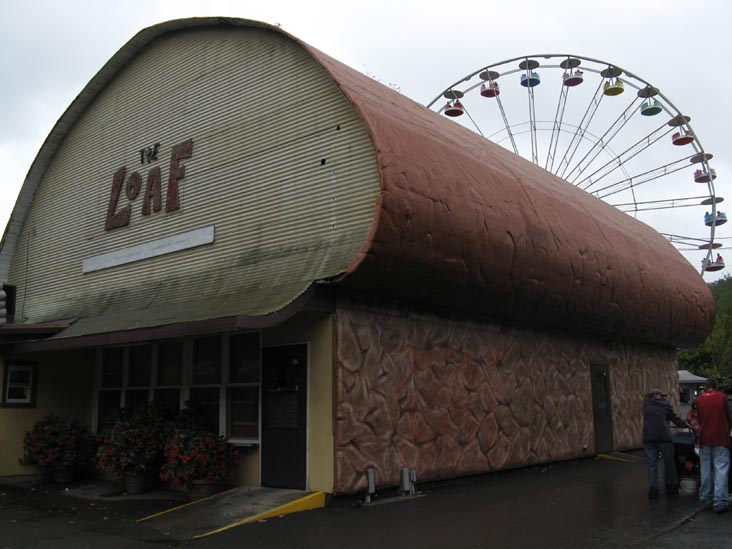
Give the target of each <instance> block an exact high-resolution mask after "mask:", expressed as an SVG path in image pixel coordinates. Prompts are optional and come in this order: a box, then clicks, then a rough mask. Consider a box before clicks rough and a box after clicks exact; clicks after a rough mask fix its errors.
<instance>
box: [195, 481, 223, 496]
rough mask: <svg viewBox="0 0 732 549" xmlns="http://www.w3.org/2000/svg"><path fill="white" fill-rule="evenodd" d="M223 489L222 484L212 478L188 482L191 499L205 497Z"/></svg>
mask: <svg viewBox="0 0 732 549" xmlns="http://www.w3.org/2000/svg"><path fill="white" fill-rule="evenodd" d="M220 491H221V485H219V484H217V483H215V482H214V481H212V480H191V481H190V482H189V483H188V495H189V496H190V498H191V501H195V500H197V499H203V498H207V497H210V496H213V495H214V494H218V493H219V492H220Z"/></svg>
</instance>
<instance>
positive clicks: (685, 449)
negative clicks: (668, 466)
mask: <svg viewBox="0 0 732 549" xmlns="http://www.w3.org/2000/svg"><path fill="white" fill-rule="evenodd" d="M692 429H693V427H692ZM671 442H673V444H674V463H675V464H676V473H677V475H678V477H679V480H681V479H683V478H693V479H696V480H699V477H700V471H699V449H698V448H697V446H696V433H695V432H694V431H693V430H691V431H677V432H675V433H673V434H672V435H671Z"/></svg>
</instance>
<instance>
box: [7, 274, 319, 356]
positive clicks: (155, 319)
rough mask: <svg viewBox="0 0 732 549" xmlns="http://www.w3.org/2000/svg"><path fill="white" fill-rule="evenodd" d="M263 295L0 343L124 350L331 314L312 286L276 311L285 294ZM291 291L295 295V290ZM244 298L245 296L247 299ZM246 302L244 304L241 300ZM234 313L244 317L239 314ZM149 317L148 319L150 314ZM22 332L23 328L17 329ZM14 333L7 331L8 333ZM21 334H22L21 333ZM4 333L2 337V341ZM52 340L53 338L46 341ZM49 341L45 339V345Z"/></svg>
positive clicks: (60, 327)
mask: <svg viewBox="0 0 732 549" xmlns="http://www.w3.org/2000/svg"><path fill="white" fill-rule="evenodd" d="M282 290H283V293H279V294H278V293H274V292H269V293H260V294H257V295H256V296H254V295H252V296H249V297H250V298H251V302H249V303H239V304H238V305H237V302H236V301H235V300H233V299H231V300H230V301H229V302H228V303H226V304H225V303H221V302H217V301H208V302H204V301H197V302H187V303H181V304H178V305H175V304H171V305H169V306H167V307H164V308H160V307H158V308H156V309H155V310H154V311H153V310H150V311H146V310H142V311H131V312H130V311H125V312H120V313H119V314H108V315H103V316H97V317H89V318H81V319H78V320H77V321H75V322H73V323H72V324H68V323H67V324H62V323H47V324H45V325H36V326H39V327H42V326H46V327H48V326H52V327H54V330H53V331H48V330H46V331H32V330H30V329H29V330H27V332H26V333H27V334H28V337H25V338H21V339H18V338H15V339H13V340H11V339H7V340H5V341H3V340H2V339H0V344H2V343H8V344H10V345H9V346H8V347H9V348H8V351H10V353H14V354H25V353H37V352H52V351H58V350H67V349H78V348H83V347H93V346H100V345H122V344H129V343H136V342H142V341H150V340H157V339H168V338H179V337H186V336H194V335H202V334H210V333H222V332H236V331H240V330H256V329H262V328H268V327H271V326H276V325H278V324H280V323H282V322H284V321H285V320H287V319H288V318H291V317H292V316H294V315H295V314H297V313H299V312H300V311H302V310H304V309H306V308H307V309H308V310H314V311H323V312H327V311H330V310H331V309H332V306H331V301H332V298H331V295H330V292H328V291H327V290H326V289H325V288H319V287H317V286H316V285H315V284H311V285H310V286H309V287H307V288H305V289H304V291H301V292H300V293H299V294H295V295H294V296H293V297H292V299H290V301H289V302H285V304H284V305H283V306H281V307H279V308H275V309H274V310H272V309H269V310H268V308H270V307H273V308H274V306H275V304H276V303H277V299H280V300H282V299H283V298H285V296H286V295H287V294H286V293H284V288H283V289H282ZM290 290H292V291H294V290H295V287H294V286H293V287H292V288H290ZM242 297H244V296H242ZM242 301H244V299H242ZM233 311H239V312H237V313H234V312H233ZM148 313H149V314H148ZM15 326H18V325H15ZM8 329H9V327H5V328H4V330H5V331H7V330H8ZM16 331H18V330H16ZM3 333H4V332H0V337H1V336H2V335H3ZM49 334H54V335H52V336H51V337H47V336H48V335H49ZM43 338H46V339H43Z"/></svg>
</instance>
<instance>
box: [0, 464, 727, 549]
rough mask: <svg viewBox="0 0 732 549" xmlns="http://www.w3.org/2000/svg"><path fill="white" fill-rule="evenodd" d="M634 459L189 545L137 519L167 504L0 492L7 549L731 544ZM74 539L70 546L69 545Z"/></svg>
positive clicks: (485, 483) (336, 504) (462, 483)
mask: <svg viewBox="0 0 732 549" xmlns="http://www.w3.org/2000/svg"><path fill="white" fill-rule="evenodd" d="M638 456H639V454H637V453H636V454H630V457H628V456H624V455H622V454H620V455H617V456H615V457H617V458H619V459H611V460H608V459H593V458H589V459H585V460H578V461H569V462H563V463H559V464H554V465H546V466H541V467H532V468H527V469H522V470H515V471H507V472H502V473H497V474H489V475H481V476H477V477H470V478H464V479H459V480H451V481H445V482H440V483H432V484H429V485H419V486H418V489H419V491H420V492H421V493H422V494H423V495H422V497H419V498H412V499H399V498H394V499H390V498H389V497H387V496H388V495H389V494H385V493H380V494H379V495H378V497H377V499H376V501H379V502H381V504H379V505H372V506H368V507H364V506H361V505H358V501H359V498H336V499H335V500H334V501H333V503H332V504H331V505H330V506H329V507H326V508H324V509H320V510H316V511H310V512H304V513H297V514H293V515H287V516H284V517H282V518H269V519H265V520H262V521H259V522H255V523H253V524H247V525H243V526H240V527H237V528H233V529H230V530H227V531H223V532H221V533H218V534H215V535H213V536H210V537H206V538H203V539H199V540H193V541H186V540H185V539H183V538H181V537H178V536H177V535H176V533H175V532H168V531H161V530H157V529H155V528H152V527H150V525H147V524H145V523H144V522H143V523H137V522H136V520H137V519H139V518H141V517H143V516H147V515H150V514H153V513H155V512H157V511H160V510H164V509H166V508H169V507H172V506H173V505H175V504H176V503H177V502H173V501H166V500H152V499H151V500H137V501H128V500H124V499H122V500H119V501H105V500H83V499H80V498H78V497H74V496H67V495H64V494H65V493H66V492H65V491H64V490H61V491H58V490H57V489H56V488H53V487H44V486H40V487H35V488H33V489H32V490H31V488H20V487H8V486H0V547H2V548H3V549H5V548H6V547H7V548H12V549H16V548H20V547H24V548H44V549H56V548H66V547H74V548H75V549H76V548H80V549H83V548H86V547H89V548H92V547H93V548H95V549H96V548H98V547H104V548H105V549H108V548H110V549H116V548H120V549H122V548H124V549H127V548H133V547H151V548H152V547H153V546H158V547H159V546H171V547H172V546H195V547H202V548H204V547H205V548H224V547H227V548H228V547H230V546H232V545H234V544H236V545H242V544H246V545H247V546H256V547H298V548H300V547H304V548H307V547H313V548H315V547H318V548H322V547H349V549H351V548H361V547H363V548H366V547H368V548H373V547H394V546H399V547H415V548H417V547H419V548H431V547H439V548H446V547H450V548H452V547H460V548H463V547H465V548H473V547H475V548H483V547H502V548H504V547H536V546H540V547H561V548H571V547H578V548H587V547H635V546H639V547H659V548H661V547H663V548H675V547H679V548H681V547H683V548H685V549H686V548H689V547H699V546H710V547H728V546H730V545H731V544H730V541H731V540H732V513H727V514H724V515H717V514H716V513H712V512H708V511H702V510H701V505H700V504H699V503H698V501H697V498H696V495H695V494H681V495H678V496H665V495H662V496H661V498H660V499H658V500H655V501H649V500H648V499H647V487H646V468H645V464H644V463H643V462H642V461H640V460H638V459H634V458H637V457H638ZM72 540H73V541H72Z"/></svg>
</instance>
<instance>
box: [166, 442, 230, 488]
mask: <svg viewBox="0 0 732 549" xmlns="http://www.w3.org/2000/svg"><path fill="white" fill-rule="evenodd" d="M164 457H165V461H164V463H163V468H162V472H161V473H160V478H161V479H163V480H165V481H168V482H177V483H182V484H187V485H188V491H189V495H190V497H191V499H199V498H201V497H206V496H209V495H212V494H214V493H216V492H217V491H219V490H220V488H221V486H222V485H225V484H228V483H230V481H231V480H232V476H233V474H234V469H235V467H236V465H237V464H238V463H239V452H238V450H237V449H236V448H235V447H234V446H232V445H230V444H229V443H228V442H227V440H226V438H224V437H221V436H218V435H215V434H213V433H210V432H208V431H200V430H192V429H175V430H174V431H173V433H172V436H171V437H170V439H169V440H168V442H167V443H166V444H165V449H164Z"/></svg>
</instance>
